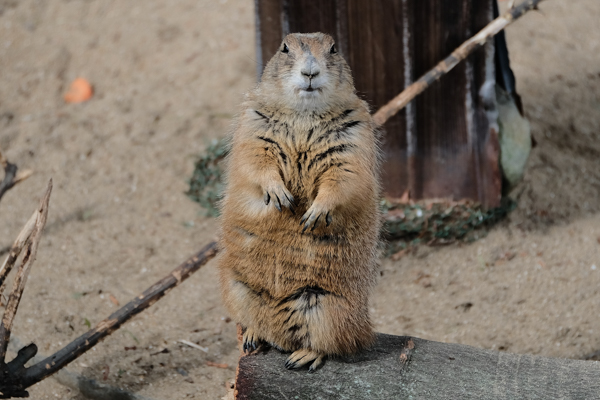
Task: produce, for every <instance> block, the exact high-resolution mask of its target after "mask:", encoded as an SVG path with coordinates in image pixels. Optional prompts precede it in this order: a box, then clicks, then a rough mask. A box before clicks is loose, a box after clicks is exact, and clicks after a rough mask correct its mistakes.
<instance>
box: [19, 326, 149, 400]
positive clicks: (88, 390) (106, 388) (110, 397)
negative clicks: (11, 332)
mask: <svg viewBox="0 0 600 400" xmlns="http://www.w3.org/2000/svg"><path fill="white" fill-rule="evenodd" d="M22 347H23V342H21V340H20V339H19V338H17V337H15V336H12V337H11V338H10V343H9V344H8V349H9V350H10V351H13V352H15V353H16V352H17V351H19V349H20V348H22ZM44 358H46V357H45V356H44V355H41V354H37V355H36V356H35V357H33V358H32V359H31V362H33V363H37V362H40V361H42V360H43V359H44ZM52 377H53V378H54V379H56V381H57V382H58V383H60V384H61V385H64V386H66V387H68V388H70V389H73V390H77V391H79V392H80V393H81V394H82V395H83V396H84V397H85V398H87V399H91V400H114V399H119V400H152V399H150V398H148V397H144V396H140V395H138V394H135V393H130V392H127V391H125V390H123V389H119V388H116V387H113V386H110V385H105V384H102V383H98V382H96V381H95V380H94V379H89V378H86V377H85V376H83V375H79V374H77V373H75V372H71V371H69V370H68V369H66V368H63V369H61V370H60V371H58V372H57V373H56V374H55V375H53V376H52Z"/></svg>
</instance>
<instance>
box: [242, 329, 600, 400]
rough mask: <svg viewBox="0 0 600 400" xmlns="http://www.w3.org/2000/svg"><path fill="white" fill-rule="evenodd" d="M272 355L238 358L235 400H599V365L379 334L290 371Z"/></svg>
mask: <svg viewBox="0 0 600 400" xmlns="http://www.w3.org/2000/svg"><path fill="white" fill-rule="evenodd" d="M286 357H287V355H286V354H282V353H280V352H279V351H277V350H269V351H267V352H265V353H259V354H256V355H249V356H243V357H241V358H240V363H239V366H238V373H237V377H236V388H235V390H236V392H237V396H236V399H237V400H254V399H256V400H259V399H260V400H270V399H273V400H275V399H277V400H281V399H311V400H329V399H331V400H333V399H338V400H343V399H348V400H350V399H352V400H390V399H414V400H419V399H423V400H446V399H453V400H454V399H463V400H467V399H489V400H495V399H507V400H508V399H514V400H517V399H540V400H542V399H544V400H545V399H597V398H598V397H599V393H600V362H593V361H578V360H567V359H560V358H544V357H536V356H530V355H518V354H508V353H500V352H497V351H491V350H484V349H478V348H475V347H471V346H465V345H460V344H452V343H438V342H432V341H428V340H423V339H418V338H411V337H400V336H390V335H383V334H378V335H377V340H376V342H375V344H374V345H373V347H372V348H371V349H370V350H368V351H364V352H362V353H359V354H355V355H352V356H349V357H339V358H337V359H331V360H327V361H326V362H325V365H324V366H323V368H321V369H320V370H318V371H317V372H315V373H314V374H309V373H308V372H307V370H306V369H304V370H298V371H289V370H286V369H285V367H284V363H285V359H286Z"/></svg>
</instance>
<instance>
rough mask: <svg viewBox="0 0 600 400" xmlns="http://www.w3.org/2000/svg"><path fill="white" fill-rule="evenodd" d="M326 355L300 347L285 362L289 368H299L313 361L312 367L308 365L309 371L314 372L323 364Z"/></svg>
mask: <svg viewBox="0 0 600 400" xmlns="http://www.w3.org/2000/svg"><path fill="white" fill-rule="evenodd" d="M325 357H326V355H325V354H322V353H318V352H316V351H313V350H310V349H300V350H296V351H295V352H293V353H292V355H290V356H289V357H288V359H287V360H286V362H285V367H286V368H287V369H299V368H302V367H303V366H305V365H306V364H308V363H312V364H311V365H310V367H308V372H310V373H313V372H315V371H316V370H317V369H318V368H319V367H320V366H322V365H323V363H324V361H325Z"/></svg>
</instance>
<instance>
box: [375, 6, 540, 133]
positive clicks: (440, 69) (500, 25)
mask: <svg viewBox="0 0 600 400" xmlns="http://www.w3.org/2000/svg"><path fill="white" fill-rule="evenodd" d="M540 2H542V0H525V1H524V2H523V3H521V4H519V5H518V6H516V7H514V8H511V9H510V10H508V11H507V12H506V13H505V14H504V15H502V16H500V17H498V18H496V19H495V20H493V21H492V22H490V23H489V24H488V25H487V26H486V27H485V28H483V29H482V30H481V31H479V33H477V34H476V35H475V36H473V37H472V38H470V39H469V40H467V41H466V42H464V43H463V44H461V45H460V47H458V48H457V49H456V50H454V51H453V52H452V54H450V55H449V56H448V57H446V58H445V59H444V60H443V61H441V62H440V63H439V64H438V65H436V66H435V67H434V68H433V69H432V70H430V71H429V72H427V73H426V74H425V75H423V76H422V77H420V78H419V79H418V80H417V81H416V82H415V83H413V84H412V85H410V86H409V87H407V88H406V89H404V91H402V93H400V94H399V95H398V96H396V97H394V98H393V99H392V100H391V101H390V102H389V103H387V104H386V105H384V106H383V107H381V108H380V109H379V110H378V111H377V112H376V113H375V114H374V115H373V119H374V120H375V123H376V124H378V125H383V124H385V122H386V121H387V120H388V119H390V118H391V117H393V116H394V115H396V113H397V112H398V111H400V110H402V109H403V108H404V107H406V105H407V104H408V103H410V102H411V101H412V100H413V99H414V98H415V97H417V96H418V95H419V94H421V93H422V92H423V91H424V90H425V89H427V88H428V87H429V86H431V85H432V84H433V83H434V82H436V81H437V80H438V79H440V78H441V77H442V76H444V75H446V74H447V73H448V72H450V71H451V70H452V69H453V68H454V67H455V66H456V65H457V64H458V63H460V62H461V61H462V60H464V59H465V58H467V56H468V55H469V54H471V53H473V52H474V51H475V50H477V49H478V48H480V47H481V46H483V45H484V44H485V43H486V42H487V40H488V39H490V38H491V37H493V36H495V35H496V34H497V33H498V32H500V31H501V30H503V29H504V28H506V27H507V26H508V25H510V24H511V23H513V22H514V21H515V20H517V19H518V18H520V17H521V16H523V14H525V13H526V12H528V11H530V10H533V9H535V8H537V6H538V4H539V3H540Z"/></svg>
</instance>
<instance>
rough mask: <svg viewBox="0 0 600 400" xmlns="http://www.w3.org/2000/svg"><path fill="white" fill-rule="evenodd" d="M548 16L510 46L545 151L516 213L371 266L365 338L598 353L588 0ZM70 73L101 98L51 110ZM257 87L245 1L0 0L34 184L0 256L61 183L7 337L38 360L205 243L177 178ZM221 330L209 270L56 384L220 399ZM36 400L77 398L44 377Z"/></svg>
mask: <svg viewBox="0 0 600 400" xmlns="http://www.w3.org/2000/svg"><path fill="white" fill-rule="evenodd" d="M541 8H542V10H541V12H534V13H531V14H529V15H527V16H525V17H524V18H523V19H522V20H520V21H518V22H517V23H516V24H515V25H514V26H512V27H510V28H509V30H508V42H509V48H510V50H511V56H512V65H513V68H514V71H515V74H516V76H517V79H518V89H519V91H520V94H521V95H522V97H523V102H524V104H525V110H526V113H527V115H528V117H529V118H530V120H531V123H532V129H533V134H534V136H535V138H536V140H537V143H538V145H537V147H536V148H535V149H534V152H533V154H532V157H531V159H530V162H529V167H528V171H527V174H526V177H525V180H524V182H523V183H522V184H521V185H520V186H519V187H518V188H517V189H516V190H515V192H514V196H516V197H518V198H519V206H518V209H517V210H516V211H514V212H513V213H512V214H511V215H510V218H509V220H508V221H505V222H504V223H502V224H501V225H500V226H497V227H495V228H494V229H493V230H492V231H491V232H490V234H489V235H488V236H487V237H486V238H485V239H482V240H479V241H477V242H475V243H472V244H464V245H460V246H451V247H444V248H428V247H421V248H419V249H418V251H417V252H416V254H412V255H409V256H406V257H404V258H402V259H401V260H399V261H397V262H392V261H390V260H384V261H383V262H382V272H381V274H382V276H383V279H381V280H380V283H379V287H378V288H377V290H376V293H375V294H374V297H373V302H372V311H373V316H374V321H375V323H376V328H377V330H378V331H381V332H386V333H392V334H397V335H414V336H417V337H421V338H425V339H431V340H437V341H447V342H458V343H464V344H469V345H473V346H478V347H482V348H489V349H496V350H501V351H509V352H516V353H530V354H537V355H544V356H553V357H568V358H580V357H582V356H584V355H585V354H587V353H590V352H592V351H596V350H600V318H598V312H599V309H600V167H599V165H598V163H599V160H600V31H598V29H597V22H598V19H599V18H600V2H598V1H597V0H578V1H568V0H551V1H547V2H544V3H542V6H541ZM78 76H83V77H85V78H87V79H89V80H90V81H91V82H92V83H93V84H94V87H95V95H94V97H93V99H92V100H91V101H89V102H87V103H84V104H79V105H72V104H71V105H67V104H64V102H63V100H62V94H63V93H64V92H65V91H66V89H67V86H68V84H69V82H71V81H72V80H73V79H74V78H76V77H78ZM255 76H256V66H255V56H254V16H253V2H252V1H241V0H220V1H215V0H177V1H169V2H167V1H164V0H162V1H161V0H145V1H143V2H142V1H134V0H127V1H116V0H102V1H100V0H52V1H50V0H20V1H17V0H0V147H1V148H2V149H3V150H4V152H5V154H6V156H7V157H8V158H9V159H10V160H12V161H14V162H16V163H18V165H19V166H20V167H21V168H32V169H35V171H36V173H35V175H34V176H33V177H31V178H30V179H29V180H27V181H26V182H24V183H23V184H20V185H19V186H17V187H15V188H14V189H13V190H11V191H10V192H9V193H8V194H7V195H6V196H5V197H4V198H3V199H2V201H1V203H0V221H1V223H0V247H4V246H6V245H9V244H10V243H11V242H12V240H13V239H14V238H15V237H16V235H17V233H18V232H19V230H20V229H21V227H22V226H23V224H24V223H25V221H26V220H27V219H28V217H29V216H30V215H31V213H32V211H33V210H34V209H35V207H36V205H37V203H38V199H39V198H40V196H41V195H42V193H43V190H44V188H45V186H46V183H47V181H48V179H49V178H50V177H52V178H53V179H54V192H53V194H52V199H51V207H50V215H49V222H48V226H47V229H46V232H45V235H44V238H43V240H42V242H41V245H40V249H39V252H38V257H37V261H36V263H35V264H34V267H33V271H32V273H31V276H30V278H29V282H28V285H27V288H26V290H25V294H24V298H23V301H22V305H21V307H20V310H19V313H18V315H17V318H16V321H15V328H14V334H15V335H16V336H18V337H19V338H20V339H21V340H22V341H24V342H29V341H35V342H36V343H37V344H38V346H39V348H40V351H41V352H42V353H44V354H50V353H52V352H54V351H55V350H57V349H59V348H60V347H61V346H63V345H65V344H66V343H68V342H69V341H71V340H73V339H74V338H75V337H77V336H78V335H80V334H82V333H84V332H85V331H86V330H87V329H88V325H89V324H91V325H92V326H93V325H94V324H96V323H97V322H98V321H100V320H101V319H103V318H105V317H106V316H108V315H109V314H110V313H112V312H113V311H115V310H116V308H117V305H116V304H115V303H116V302H117V301H118V302H119V303H120V304H121V305H122V304H124V303H125V302H127V301H128V300H130V299H131V298H133V297H134V296H135V295H136V294H138V293H139V292H141V291H142V290H144V289H145V288H147V287H148V286H150V285H151V284H152V283H154V282H155V281H156V280H158V279H159V278H161V277H162V276H164V275H166V274H167V273H168V272H169V271H170V270H171V269H172V268H174V267H175V266H176V265H178V264H179V263H180V262H182V261H183V260H185V259H186V258H187V257H188V256H189V255H191V254H193V253H194V252H195V251H197V250H199V249H200V248H201V246H203V245H204V244H205V243H207V242H208V241H210V240H211V239H212V238H213V237H214V234H215V231H216V229H217V223H216V221H215V220H214V219H209V218H206V217H204V216H203V215H202V213H201V212H200V208H199V206H198V205H197V204H196V203H193V202H192V201H191V200H189V199H188V198H187V197H186V196H185V195H184V191H185V190H186V189H187V184H186V179H188V177H190V175H191V172H192V169H193V160H194V157H195V155H197V154H199V153H200V152H202V150H203V149H204V148H205V146H206V145H207V143H209V141H210V140H211V139H212V138H216V137H222V136H223V135H225V133H226V132H227V129H228V126H229V124H230V121H231V117H232V115H233V114H234V113H235V112H236V106H237V105H238V104H239V103H240V100H241V98H242V94H243V93H244V92H246V91H247V90H248V89H249V88H251V87H252V85H253V84H254V82H255ZM228 321H229V319H228V318H227V314H226V311H225V310H224V308H223V306H222V305H221V301H220V294H219V290H218V285H217V273H216V268H215V264H214V262H211V263H210V264H208V265H207V266H206V267H205V268H203V269H202V270H200V271H199V272H198V273H196V274H195V275H194V276H192V277H191V278H190V279H189V280H188V281H187V282H185V283H184V284H183V285H182V286H181V287H179V288H178V289H176V290H174V291H173V292H171V293H169V294H168V295H167V296H166V297H165V298H164V299H163V300H161V301H160V302H158V303H156V304H155V305H154V306H152V307H151V308H150V309H148V310H147V311H145V312H144V313H142V314H141V315H139V316H138V317H136V318H134V319H133V321H131V322H129V323H127V324H126V325H125V326H124V327H123V328H121V329H120V330H118V331H117V332H115V333H114V334H113V335H111V336H110V337H108V338H107V339H106V340H105V341H103V342H102V343H100V344H99V345H97V346H96V347H95V348H94V349H93V350H92V351H90V352H89V353H88V354H86V355H84V356H83V357H81V358H79V359H77V360H76V361H75V362H74V363H73V364H71V365H70V366H69V369H70V370H72V371H75V372H78V373H82V374H84V375H85V376H88V377H92V378H94V379H97V380H99V381H101V382H105V383H109V384H112V385H115V386H119V387H122V388H125V389H128V390H131V391H134V392H137V393H139V394H142V395H145V396H150V397H153V398H156V399H180V398H196V399H218V398H220V397H221V396H223V394H224V393H225V384H226V382H227V381H229V380H231V379H232V378H233V377H234V373H235V365H236V361H237V357H238V351H237V348H236V336H235V326H234V323H233V322H228ZM181 339H184V340H189V341H192V342H194V343H197V344H199V345H200V346H202V347H205V348H207V349H208V350H207V352H203V351H201V350H198V349H195V348H191V347H188V346H186V345H184V344H181V343H179V342H178V341H179V340H181ZM207 361H211V362H215V363H224V364H227V365H228V367H227V368H225V369H222V368H217V367H214V366H208V365H207ZM31 398H33V399H54V398H61V399H83V397H81V395H79V394H77V393H74V392H71V391H70V390H69V389H66V388H64V387H63V386H61V385H59V384H58V383H56V382H55V381H54V380H53V379H47V380H46V381H44V382H42V383H40V384H38V385H36V386H34V387H33V388H31Z"/></svg>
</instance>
